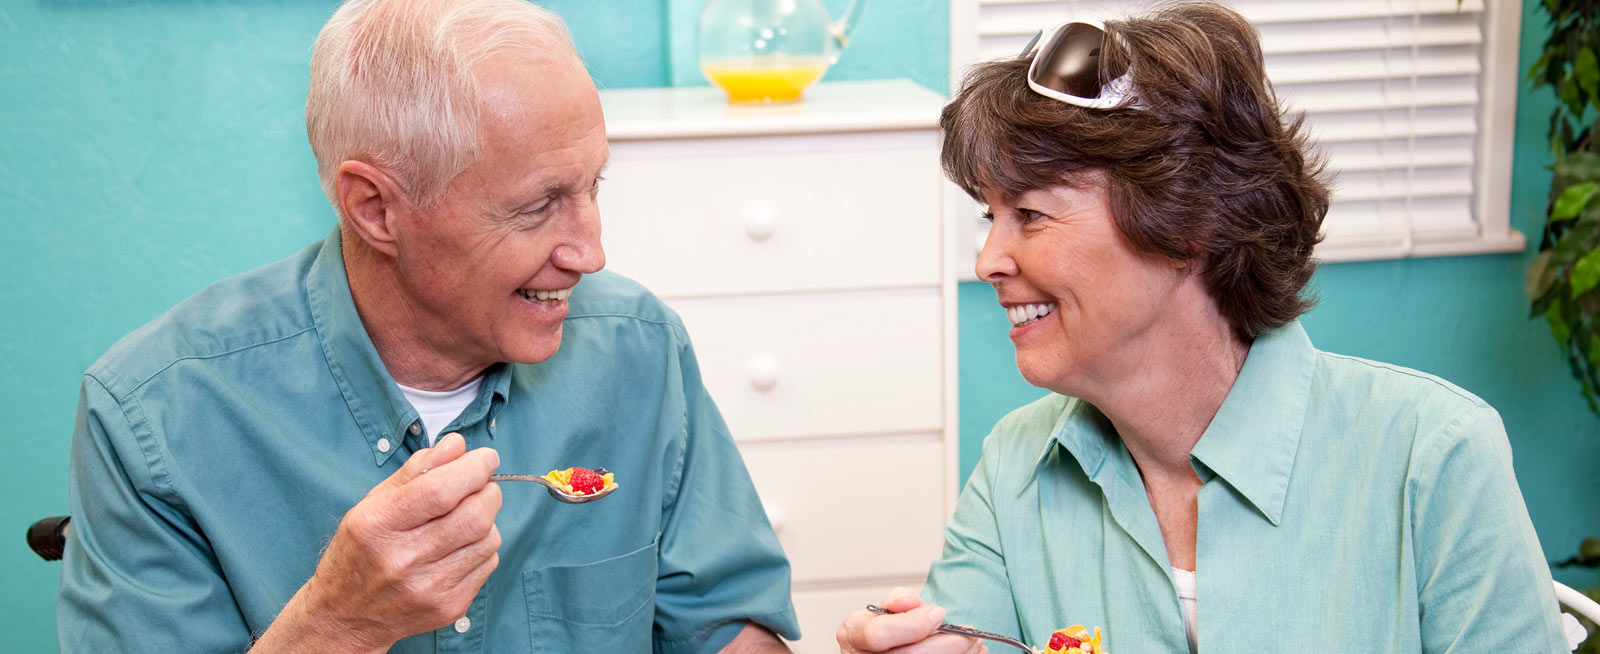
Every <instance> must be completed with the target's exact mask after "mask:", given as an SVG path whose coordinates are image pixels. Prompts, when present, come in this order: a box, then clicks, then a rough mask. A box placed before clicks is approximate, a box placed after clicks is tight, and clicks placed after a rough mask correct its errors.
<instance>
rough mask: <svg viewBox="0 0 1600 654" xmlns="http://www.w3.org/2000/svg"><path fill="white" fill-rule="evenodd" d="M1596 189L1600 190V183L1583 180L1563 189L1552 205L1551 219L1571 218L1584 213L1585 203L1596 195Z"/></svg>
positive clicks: (1553, 220)
mask: <svg viewBox="0 0 1600 654" xmlns="http://www.w3.org/2000/svg"><path fill="white" fill-rule="evenodd" d="M1595 191H1600V183H1595V182H1583V183H1581V184H1573V185H1572V186H1568V187H1567V188H1566V189H1564V190H1562V191H1561V195H1559V196H1557V197H1556V201H1555V203H1554V204H1552V205H1551V206H1550V220H1551V222H1555V221H1558V220H1570V219H1572V218H1576V217H1577V215H1578V214H1580V213H1583V207H1584V205H1587V204H1589V200H1590V199H1591V198H1593V197H1594V194H1595Z"/></svg>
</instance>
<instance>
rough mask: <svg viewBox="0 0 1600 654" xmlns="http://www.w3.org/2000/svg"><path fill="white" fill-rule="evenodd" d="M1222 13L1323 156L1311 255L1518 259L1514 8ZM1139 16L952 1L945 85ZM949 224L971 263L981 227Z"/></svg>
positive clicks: (961, 201)
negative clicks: (1088, 29) (1245, 24)
mask: <svg viewBox="0 0 1600 654" xmlns="http://www.w3.org/2000/svg"><path fill="white" fill-rule="evenodd" d="M1228 4H1229V5H1230V6H1232V7H1233V8H1234V9H1236V10H1237V11H1239V13H1240V14H1242V15H1243V16H1245V17H1246V18H1248V19H1249V20H1250V21H1251V22H1253V23H1254V24H1255V25H1256V28H1257V29H1258V30H1259V31H1260V32H1261V44H1262V50H1263V51H1264V53H1265V55H1266V64H1267V75H1268V77H1269V78H1270V79H1271V80H1272V82H1273V84H1274V86H1275V87H1276V89H1277V91H1278V95H1279V97H1280V98H1281V99H1282V100H1283V101H1284V102H1285V103H1286V104H1287V105H1288V106H1289V108H1290V109H1291V110H1292V111H1304V112H1306V115H1307V123H1308V126H1309V128H1310V133H1311V135H1312V138H1313V140H1314V142H1315V145H1316V147H1318V148H1320V149H1321V150H1322V151H1324V152H1325V153H1326V154H1327V156H1328V162H1329V168H1330V169H1331V171H1332V172H1333V174H1334V180H1335V181H1334V195H1333V205H1332V207H1331V208H1330V209H1329V212H1328V217H1327V220H1326V221H1325V222H1324V226H1323V232H1324V234H1325V236H1326V238H1325V240H1324V242H1323V244H1322V245H1321V246H1320V247H1319V248H1318V251H1317V256H1318V257H1319V258H1321V259H1323V260H1325V261H1350V260H1359V259H1381V258H1401V257H1411V256H1435V255H1445V254H1468V253H1481V252H1512V251H1521V250H1522V249H1523V246H1524V241H1523V238H1522V235H1521V234H1518V233H1517V232H1516V231H1514V230H1512V229H1511V228H1510V220H1509V216H1510V174H1511V149H1512V129H1513V122H1514V119H1515V112H1516V93H1517V80H1518V77H1519V73H1518V71H1517V39H1518V36H1519V31H1518V29H1519V22H1520V17H1521V13H1520V12H1521V3H1520V2H1516V1H1513V0H1465V1H1464V2H1459V3H1458V2H1457V0H1337V1H1328V2H1320V1H1318V2H1312V1H1306V0H1234V1H1232V2H1229V3H1228ZM1148 6H1149V3H1148V2H1141V1H1137V0H1099V1H1089V0H1080V1H1074V0H1065V1H1060V0H1058V1H1041V0H952V4H951V15H952V16H951V17H952V24H951V40H952V43H951V63H952V69H953V73H952V87H954V86H957V85H959V84H960V80H961V78H962V76H963V74H964V73H965V70H966V67H967V66H969V65H970V64H971V63H973V62H975V61H983V60H988V59H994V58H998V57H1006V56H1015V55H1016V54H1017V53H1018V52H1019V51H1020V50H1021V49H1022V47H1023V45H1024V44H1026V43H1027V41H1028V39H1030V38H1032V37H1033V35H1034V34H1035V33H1036V32H1037V31H1038V30H1039V29H1040V28H1042V27H1047V26H1053V25H1055V24H1058V23H1062V22H1066V21H1070V20H1078V19H1084V18H1101V19H1104V18H1114V17H1119V16H1122V15H1126V14H1128V13H1137V12H1138V11H1139V10H1140V9H1142V8H1146V7H1148ZM953 194H954V195H958V196H960V197H959V198H957V199H955V200H953V201H952V207H951V210H953V211H972V212H976V209H975V207H973V205H972V204H971V203H970V202H969V201H967V200H966V199H965V196H964V194H961V193H960V191H954V193H953ZM957 215H961V214H957ZM959 224H961V225H971V226H972V228H973V230H974V231H973V232H972V233H971V234H970V236H971V237H972V240H966V241H965V242H966V243H970V244H972V247H971V248H968V247H962V246H960V245H959V242H960V241H959V240H958V250H962V251H968V250H970V253H971V256H975V255H976V250H977V248H978V247H979V246H981V243H982V237H983V230H984V229H985V227H984V225H983V223H982V222H981V221H977V220H975V219H974V220H972V221H968V220H961V221H959ZM958 238H959V237H958ZM969 261H970V259H969ZM965 273H966V274H967V275H969V276H970V275H971V274H972V273H971V272H970V270H967V271H965ZM969 278H970V277H969Z"/></svg>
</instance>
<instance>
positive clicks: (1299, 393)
mask: <svg viewBox="0 0 1600 654" xmlns="http://www.w3.org/2000/svg"><path fill="white" fill-rule="evenodd" d="M1315 355H1316V350H1315V349H1314V348H1313V347H1312V346H1311V339H1310V338H1309V337H1307V336H1306V332H1305V329H1304V328H1302V327H1301V326H1300V323H1299V322H1298V321H1295V322H1291V323H1289V324H1288V325H1286V326H1284V327H1282V328H1279V329H1276V330H1273V331H1270V332H1265V333H1263V334H1261V335H1259V336H1257V337H1256V340H1255V343H1253V344H1252V345H1251V346H1250V353H1249V354H1248V355H1247V356H1246V357H1245V362H1244V368H1243V369H1241V370H1240V371H1239V378H1238V379H1236V380H1234V382H1233V388H1231V389H1229V391H1228V396H1227V398H1225V399H1224V400H1223V402H1222V407H1221V408H1220V409H1218V410H1217V415H1216V416H1215V417H1213V418H1212V419H1211V424H1210V426H1208V427H1206V430H1205V432H1204V433H1202V434H1201V436H1200V441H1199V442H1198V443H1196V444H1195V447H1194V450H1193V451H1191V452H1190V457H1191V458H1192V459H1193V460H1195V461H1198V462H1199V463H1200V465H1199V466H1196V472H1197V473H1198V474H1200V475H1201V479H1202V480H1205V479H1207V478H1209V477H1210V476H1211V475H1215V476H1217V477H1221V478H1222V479H1223V481H1225V482H1227V483H1228V484H1229V485H1230V486H1232V487H1233V488H1234V489H1235V490H1237V491H1238V492H1239V493H1240V494H1241V495H1243V496H1244V497H1245V499H1246V500H1248V501H1249V502H1250V504H1251V505H1253V506H1254V507H1255V508H1256V510H1257V511H1259V512H1260V513H1261V515H1262V516H1263V517H1265V518H1266V519H1267V520H1268V521H1269V522H1271V523H1272V524H1274V525H1276V524H1278V523H1279V522H1280V521H1281V520H1282V518H1283V507H1284V504H1285V501H1286V500H1287V497H1288V493H1289V475H1290V473H1291V471H1293V469H1294V459H1295V454H1296V453H1297V452H1298V451H1299V449H1300V431H1301V427H1302V425H1303V424H1304V422H1305V415H1306V409H1307V408H1308V407H1309V403H1310V398H1311V376H1312V373H1313V372H1314V371H1315V368H1316V359H1315ZM1069 402H1070V404H1069V405H1068V407H1067V409H1066V410H1065V411H1062V412H1061V417H1060V418H1058V419H1057V420H1056V424H1055V427H1054V428H1052V430H1051V434H1052V436H1051V437H1050V439H1049V440H1048V441H1046V442H1045V446H1044V449H1043V451H1041V452H1040V453H1039V457H1038V459H1036V460H1035V461H1034V471H1035V474H1038V469H1039V467H1040V466H1042V465H1044V463H1045V462H1046V461H1047V460H1049V458H1050V455H1051V453H1053V452H1055V450H1056V448H1057V447H1061V448H1065V449H1066V450H1067V452H1068V453H1069V454H1071V455H1072V457H1073V458H1074V459H1076V460H1077V461H1078V464H1079V465H1081V466H1083V474H1084V475H1085V476H1087V477H1088V478H1089V479H1091V480H1095V481H1097V482H1099V481H1102V480H1100V479H1098V476H1099V475H1101V474H1103V473H1105V472H1106V471H1107V470H1108V469H1107V468H1106V463H1107V462H1108V461H1110V460H1111V458H1112V457H1113V456H1114V455H1117V454H1118V453H1119V452H1120V450H1121V443H1120V442H1119V441H1118V440H1117V438H1118V437H1117V434H1116V428H1115V427H1114V426H1112V425H1111V422H1110V420H1108V419H1107V418H1106V417H1105V415H1104V414H1102V413H1100V410H1099V409H1096V408H1095V407H1094V406H1093V405H1091V404H1089V403H1088V402H1084V401H1083V400H1079V399H1070V400H1069Z"/></svg>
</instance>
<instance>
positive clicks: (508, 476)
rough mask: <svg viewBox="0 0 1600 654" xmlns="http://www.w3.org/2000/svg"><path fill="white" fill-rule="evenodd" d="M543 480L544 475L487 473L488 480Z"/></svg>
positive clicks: (535, 481) (536, 481)
mask: <svg viewBox="0 0 1600 654" xmlns="http://www.w3.org/2000/svg"><path fill="white" fill-rule="evenodd" d="M544 480H545V479H544V477H540V476H539V475H512V474H493V475H489V481H531V482H534V483H538V482H540V481H544Z"/></svg>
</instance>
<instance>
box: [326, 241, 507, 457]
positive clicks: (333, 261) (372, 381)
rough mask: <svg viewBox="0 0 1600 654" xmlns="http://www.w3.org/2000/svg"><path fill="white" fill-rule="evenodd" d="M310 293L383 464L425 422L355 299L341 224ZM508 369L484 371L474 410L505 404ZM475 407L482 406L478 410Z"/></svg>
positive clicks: (337, 370) (333, 367)
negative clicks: (380, 353)
mask: <svg viewBox="0 0 1600 654" xmlns="http://www.w3.org/2000/svg"><path fill="white" fill-rule="evenodd" d="M305 292H306V303H307V305H308V306H309V308H310V310H311V320H312V324H313V325H315V327H316V332H317V338H318V339H319V340H320V341H321V343H322V354H323V357H324V358H325V359H326V360H327V362H328V370H329V372H331V373H332V375H333V379H334V381H335V382H336V383H337V384H338V386H339V392H340V394H342V395H343V396H344V401H345V404H346V405H347V406H348V407H349V408H350V415H351V417H352V418H354V419H355V422H356V426H357V427H359V428H360V429H361V434H362V436H363V437H365V438H366V440H367V445H368V446H369V447H371V449H372V456H373V463H375V464H376V465H379V466H382V465H383V464H384V463H385V462H387V461H388V460H389V458H390V457H392V456H394V454H395V453H396V452H398V451H399V450H400V449H401V444H402V443H404V442H405V440H406V437H407V436H408V435H411V433H410V431H409V430H410V429H411V426H412V425H413V424H419V423H418V422H417V410H416V409H415V408H413V407H412V406H411V403H410V402H408V401H406V398H405V395H403V394H401V392H400V387H399V385H397V384H396V383H395V381H394V378H393V377H391V376H390V375H389V369H388V368H387V367H385V366H384V364H383V359H381V358H379V357H378V351H377V349H375V348H374V347H373V346H372V339H371V338H369V337H368V336H367V329H366V327H365V326H363V325H362V324H361V316H360V315H359V314H358V313H357V312H356V305H355V300H353V299H352V298H351V296H350V280H349V277H348V276H347V275H346V273H345V267H344V252H343V246H342V245H341V243H340V240H339V230H338V229H337V228H335V229H334V230H333V233H332V234H331V235H329V236H328V238H327V239H325V240H324V241H323V242H322V247H321V249H320V251H318V252H317V258H316V260H315V261H313V262H312V263H311V269H310V271H309V272H308V273H307V275H306V280H305ZM507 368H508V367H507V366H506V365H504V364H496V365H494V366H491V367H490V368H489V369H488V370H487V371H485V372H484V374H485V375H486V377H485V379H484V383H483V386H482V387H481V388H480V389H479V390H478V399H477V400H474V402H473V405H472V406H469V407H468V411H469V412H477V411H481V412H482V413H487V412H488V411H489V410H490V406H491V405H493V406H494V407H496V408H497V407H498V406H499V405H501V404H503V403H504V401H505V397H506V393H507V390H508V389H509V387H510V376H511V375H510V374H509V372H508V371H507ZM474 407H481V408H478V409H477V411H474ZM480 417H481V414H480ZM489 434H490V435H491V436H493V435H494V430H493V429H490V430H489Z"/></svg>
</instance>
